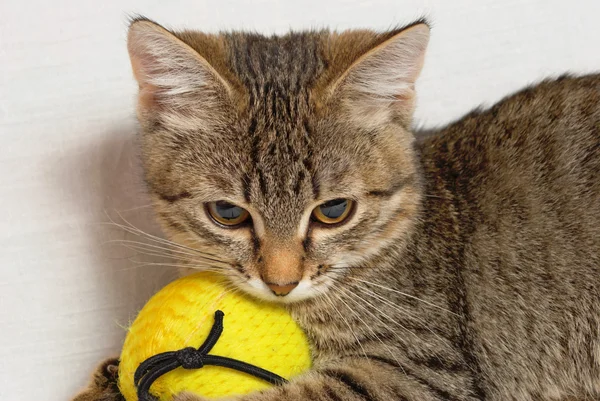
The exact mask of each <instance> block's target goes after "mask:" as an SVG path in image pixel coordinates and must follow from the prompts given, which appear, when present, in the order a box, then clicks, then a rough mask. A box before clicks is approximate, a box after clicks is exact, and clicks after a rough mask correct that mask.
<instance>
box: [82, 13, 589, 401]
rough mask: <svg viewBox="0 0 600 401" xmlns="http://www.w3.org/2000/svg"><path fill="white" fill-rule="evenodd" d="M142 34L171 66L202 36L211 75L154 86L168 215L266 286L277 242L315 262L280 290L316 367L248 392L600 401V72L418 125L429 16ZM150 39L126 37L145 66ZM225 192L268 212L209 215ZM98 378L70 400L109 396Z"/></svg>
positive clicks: (146, 149)
mask: <svg viewBox="0 0 600 401" xmlns="http://www.w3.org/2000/svg"><path fill="white" fill-rule="evenodd" d="M140 24H141V25H140ZM138 28H139V29H141V30H142V32H137V33H136V32H135V30H136V29H138ZM146 29H149V30H150V31H152V32H158V31H160V32H162V34H164V35H165V38H163V42H164V43H167V44H168V46H167V47H166V48H165V46H163V45H161V46H162V47H159V48H156V49H154V50H160V51H165V52H166V53H165V54H163V56H164V59H165V60H166V61H165V63H167V64H168V63H169V62H170V61H169V59H168V55H169V54H170V53H169V52H171V51H173V52H175V53H174V54H176V57H179V55H180V54H179V53H181V52H183V51H184V50H185V52H188V53H186V54H188V55H189V52H190V49H193V52H194V53H193V54H192V55H191V57H192V60H196V61H195V64H192V65H193V68H191V70H193V69H194V68H204V69H205V70H203V71H202V72H201V73H200V74H198V75H199V76H200V77H201V80H202V79H204V78H202V77H204V76H209V77H211V78H210V79H211V85H213V87H216V88H218V89H215V90H216V92H214V93H218V96H207V95H206V93H204V91H203V90H202V89H201V88H199V89H198V90H197V91H196V90H192V91H191V92H190V91H187V90H184V91H183V92H181V93H186V95H185V96H184V98H181V97H180V98H177V99H176V101H175V104H176V107H173V104H170V105H169V104H168V102H167V104H166V103H164V102H161V98H160V96H162V93H158V95H159V97H158V98H157V97H151V98H150V100H148V98H147V97H144V93H143V92H144V90H145V88H144V87H143V86H144V82H145V81H143V80H142V81H141V85H142V98H141V99H140V110H139V115H140V123H141V125H142V130H143V133H142V142H143V153H144V156H143V161H144V166H145V169H146V174H147V180H148V184H149V188H150V190H151V191H152V192H153V193H154V194H155V198H156V199H155V203H156V207H157V210H158V212H159V216H160V217H161V220H162V221H163V223H164V226H165V230H166V232H168V233H169V234H170V235H171V238H172V239H174V240H175V241H177V242H179V243H183V244H186V245H189V246H191V247H197V248H198V249H203V250H210V251H211V252H212V254H218V255H221V256H222V258H223V260H225V261H227V263H229V264H230V266H231V268H230V269H227V274H228V276H230V277H231V279H232V282H233V283H234V284H235V285H237V286H239V288H242V289H244V290H246V291H249V292H251V293H253V294H255V295H256V296H259V297H263V298H266V299H271V298H269V296H268V295H265V294H266V293H265V291H263V290H264V288H263V287H261V280H260V277H261V272H262V271H263V270H264V269H275V270H277V269H278V266H265V265H264V263H265V260H267V259H268V260H274V259H269V258H263V254H264V253H265V252H267V253H272V252H276V251H277V250H278V249H280V250H281V252H284V251H285V252H297V253H298V255H300V256H299V257H298V258H297V260H301V261H302V262H301V263H302V266H301V269H302V272H303V273H302V274H303V276H302V280H303V281H302V282H303V283H304V284H303V287H301V288H300V286H299V288H300V291H299V292H298V293H297V294H294V292H292V293H290V296H287V297H284V298H281V299H276V300H278V301H284V302H287V305H288V308H289V310H290V312H291V313H292V314H293V316H294V317H295V319H296V320H297V321H298V322H299V324H300V325H301V326H302V327H303V328H304V329H305V331H306V333H307V335H308V337H309V339H310V342H311V345H312V350H313V358H314V369H313V370H312V371H310V372H309V373H308V374H306V375H304V376H301V377H299V378H297V379H295V380H294V381H292V382H291V383H289V384H288V385H285V386H281V387H276V388H272V389H269V390H266V391H263V392H260V393H254V394H249V395H247V396H243V397H238V398H235V399H236V400H240V401H270V400H273V401H274V400H290V401H300V400H311V401H317V400H322V401H338V400H344V401H346V400H348V401H388V400H401V401H404V400H406V401H417V400H418V401H442V400H445V401H449V400H453V401H454V400H455V401H467V400H472V401H475V400H479V401H482V400H487V401H500V400H515V401H539V400H567V399H569V400H585V399H599V398H600V302H599V300H600V76H599V75H590V76H586V77H579V78H575V77H563V78H560V79H557V80H553V81H546V82H542V83H540V84H538V85H536V86H533V87H531V88H527V89H525V90H523V91H521V92H519V93H517V94H515V95H512V96H510V97H508V98H506V99H504V100H503V101H501V102H500V103H498V104H497V105H495V106H494V107H492V108H490V109H488V110H479V111H474V112H472V113H470V114H468V115H467V116H465V117H464V118H462V119H460V120H459V121H457V122H455V123H453V124H450V125H449V126H447V127H445V128H442V129H439V130H436V131H435V132H430V133H429V134H430V135H428V136H427V137H426V139H423V140H422V141H420V142H415V140H414V137H413V133H412V132H410V129H409V127H410V116H411V113H412V107H413V106H412V104H413V97H414V93H413V84H414V80H415V79H416V77H417V75H418V70H419V69H420V65H421V63H422V57H423V52H424V46H425V44H426V42H427V39H426V37H427V34H428V29H427V28H426V27H425V26H424V25H422V23H417V24H415V25H413V26H411V27H409V28H408V29H405V30H402V29H399V30H394V31H391V32H388V33H382V34H376V33H373V32H369V31H350V32H344V33H330V32H327V31H320V32H304V33H290V34H288V35H285V36H281V37H264V36H260V35H257V34H245V33H227V34H221V35H214V36H213V35H204V34H201V33H196V32H192V31H186V32H180V33H170V32H168V31H165V30H162V28H160V27H157V26H155V25H154V24H152V23H150V22H148V21H145V20H142V21H137V22H134V24H133V26H132V32H134V34H135V35H134V39H135V40H142V41H143V37H144V36H143V34H144V33H145V30H146ZM130 38H131V36H130ZM132 43H133V45H132ZM161 43H162V42H161ZM146 45H148V46H150V45H151V44H136V42H135V41H134V42H131V41H130V47H131V46H133V49H130V51H132V50H133V51H132V59H133V63H134V68H136V64H139V62H140V60H138V58H139V57H142V58H143V57H144V55H143V54H140V53H139V52H138V53H136V51H138V50H139V46H142V47H141V48H142V50H143V49H144V46H146ZM171 46H174V47H175V48H171ZM161 49H162V50H161ZM167 49H168V50H167ZM182 49H183V50H182ZM154 50H153V51H154ZM178 52H179V53H178ZM142 61H143V60H142ZM187 62H190V60H186V61H185V62H183V64H184V66H186V65H187ZM206 66H209V67H210V68H209V69H207V67H206ZM184 70H185V71H183V73H184V74H187V72H188V71H189V70H190V69H189V68H187V67H186V68H184ZM170 73H174V72H173V71H171V72H170ZM207 74H209V75H207ZM210 74H212V75H210ZM215 74H218V75H215ZM196 78H197V77H196ZM196 78H190V77H188V78H185V80H186V82H189V81H190V79H192V80H193V79H196ZM138 79H140V78H139V77H138ZM153 82H163V81H153ZM169 82H172V81H169ZM214 85H216V86H214ZM154 86H157V85H156V84H154ZM149 90H150V91H151V92H152V91H154V90H155V88H153V87H150V89H149ZM152 93H154V92H152ZM177 93H180V92H177V91H175V92H169V93H168V94H166V95H168V96H175V97H177ZM210 93H213V92H209V95H210ZM217 104H218V106H215V105H217ZM205 107H206V108H205ZM207 109H208V110H210V113H209V114H210V115H209V116H208V117H206V118H204V117H203V115H204V114H205V113H206V110H207ZM340 197H347V198H352V199H354V200H355V201H356V203H357V205H358V207H357V209H356V211H355V213H354V215H353V216H352V218H351V220H350V221H349V222H348V223H347V224H345V225H343V226H342V227H339V228H335V229H329V230H327V229H323V228H319V227H316V226H312V225H311V224H310V223H308V214H309V213H310V210H311V208H313V207H314V206H315V205H316V204H317V203H318V202H320V201H321V200H324V199H332V198H340ZM217 199H227V200H229V201H232V202H235V203H237V204H239V205H241V206H243V207H245V208H247V209H248V210H249V211H250V213H251V214H252V218H253V223H254V225H253V228H252V229H244V230H229V231H226V230H223V229H219V228H218V227H216V226H215V225H214V224H212V223H210V221H208V220H207V219H206V216H205V215H204V214H203V213H202V204H203V202H207V201H212V200H217ZM266 250H268V251H266ZM274 250H275V251H274ZM290 258H291V257H290ZM291 259H294V258H291ZM294 260H296V259H294ZM185 262H186V261H183V263H184V264H185ZM294 291H295V290H294ZM273 300H275V298H273ZM103 388H104V389H107V390H105V391H104V392H102V391H101V390H102V389H99V388H98V385H96V386H94V385H92V387H91V388H90V390H89V391H88V393H84V395H83V396H82V395H80V397H81V398H78V399H77V400H78V401H92V400H111V401H112V400H116V398H114V397H113V393H112V392H111V391H112V390H111V388H109V387H106V386H105V387H103ZM85 394H88V396H87V398H86V396H85ZM98 394H102V396H98ZM102 397H104V398H102ZM200 399H201V398H200V397H198V396H195V395H191V394H181V395H179V396H177V397H175V400H176V401H198V400H200Z"/></svg>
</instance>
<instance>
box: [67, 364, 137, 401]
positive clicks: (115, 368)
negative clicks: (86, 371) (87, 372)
mask: <svg viewBox="0 0 600 401" xmlns="http://www.w3.org/2000/svg"><path fill="white" fill-rule="evenodd" d="M118 372H119V360H118V359H117V358H110V359H107V360H105V361H104V362H102V363H101V364H100V365H99V366H98V368H96V371H95V372H94V374H93V375H92V379H91V380H90V383H89V384H88V387H87V388H86V389H85V390H83V391H82V392H80V393H79V394H77V395H76V396H75V398H73V400H72V401H125V398H123V396H122V395H121V392H120V391H119V386H118V385H117V379H118Z"/></svg>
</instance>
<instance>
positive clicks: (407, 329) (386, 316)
mask: <svg viewBox="0 0 600 401" xmlns="http://www.w3.org/2000/svg"><path fill="white" fill-rule="evenodd" d="M347 295H349V296H352V297H355V299H358V300H359V301H360V302H355V304H356V305H357V306H360V307H361V308H363V310H365V309H366V308H365V307H364V306H363V305H362V304H363V303H364V304H366V305H368V306H370V307H371V308H373V309H374V310H375V311H377V312H379V313H381V314H382V315H383V316H384V317H385V318H386V319H387V320H388V321H389V322H390V323H392V324H394V325H396V326H398V327H400V328H401V329H403V330H405V331H407V332H408V333H410V334H412V335H413V336H415V337H417V339H418V338H419V336H418V335H417V334H416V333H414V332H413V331H412V330H410V329H409V328H408V327H406V326H404V325H403V324H402V323H400V322H398V321H397V320H396V319H394V318H392V317H390V316H389V315H388V314H387V313H385V312H383V311H382V310H380V309H377V307H376V306H375V305H373V304H372V303H370V302H369V301H367V300H366V299H364V298H361V297H360V296H358V295H357V294H354V293H353V292H352V291H348V292H347ZM368 313H369V314H370V315H371V316H373V317H374V318H375V319H377V320H379V321H380V322H381V323H384V324H385V322H383V321H382V320H381V319H379V318H378V317H377V316H376V315H374V314H373V313H372V312H370V311H368Z"/></svg>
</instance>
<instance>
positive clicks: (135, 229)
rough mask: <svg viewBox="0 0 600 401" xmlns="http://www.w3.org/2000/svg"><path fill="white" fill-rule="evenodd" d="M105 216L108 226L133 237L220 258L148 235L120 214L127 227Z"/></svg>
mask: <svg viewBox="0 0 600 401" xmlns="http://www.w3.org/2000/svg"><path fill="white" fill-rule="evenodd" d="M105 214H106V216H107V218H108V219H109V220H110V223H108V224H112V225H114V226H117V227H119V228H121V229H123V230H125V231H127V232H129V233H130V234H133V235H136V236H142V237H145V238H147V239H149V240H151V241H154V242H158V243H161V244H164V245H168V246H172V247H174V248H177V249H182V250H188V251H192V252H196V253H203V254H206V255H209V256H212V257H218V255H216V254H213V253H210V252H207V251H201V250H199V249H196V248H191V247H188V246H185V245H182V244H178V243H176V242H173V241H169V240H167V239H165V238H161V237H157V236H155V235H152V234H150V233H147V232H145V231H143V230H141V229H140V228H138V227H136V226H135V225H134V224H132V223H130V222H129V221H128V220H127V219H125V218H124V217H123V216H122V215H121V214H120V213H119V212H117V214H118V215H119V217H120V218H121V220H123V221H124V222H125V223H126V224H127V225H124V224H119V223H117V222H115V221H114V220H113V219H112V218H111V217H110V215H109V214H108V213H106V212H105Z"/></svg>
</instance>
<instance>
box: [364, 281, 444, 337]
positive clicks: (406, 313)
mask: <svg viewBox="0 0 600 401" xmlns="http://www.w3.org/2000/svg"><path fill="white" fill-rule="evenodd" d="M354 288H355V289H357V290H359V291H361V292H362V293H363V294H365V295H368V296H370V297H372V298H375V299H377V300H379V301H381V302H383V303H384V304H386V305H388V306H389V307H391V308H393V309H395V310H397V311H398V312H401V313H403V314H404V315H406V316H407V317H408V318H409V319H411V320H416V321H417V322H419V323H420V324H422V325H423V327H425V328H426V329H427V330H429V331H430V332H431V334H433V335H434V336H435V337H437V338H438V339H439V340H441V341H444V339H443V338H442V337H440V336H439V334H437V333H436V332H435V331H433V330H432V329H431V328H430V327H429V325H427V322H426V321H425V319H423V318H421V317H418V316H415V315H413V314H411V313H410V311H409V310H408V309H405V308H402V307H401V306H400V305H396V304H394V303H393V302H391V301H390V300H388V299H385V297H383V296H381V295H379V294H377V293H376V292H374V291H371V290H369V289H367V288H360V287H354ZM365 291H368V292H365ZM381 313H382V314H383V312H381ZM386 317H387V315H386ZM388 319H390V321H393V319H391V318H389V317H388ZM394 323H397V324H399V323H398V322H395V321H394Z"/></svg>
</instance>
